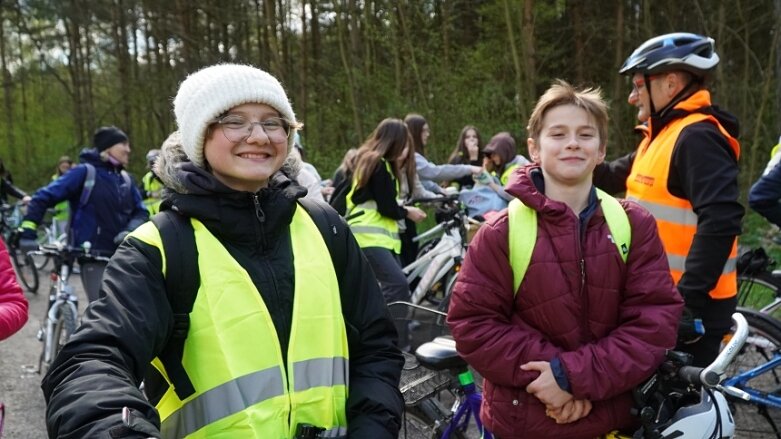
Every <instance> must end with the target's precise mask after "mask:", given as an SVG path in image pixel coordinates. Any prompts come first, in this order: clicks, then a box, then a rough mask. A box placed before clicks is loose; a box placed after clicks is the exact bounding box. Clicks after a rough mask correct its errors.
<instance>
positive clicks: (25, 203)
mask: <svg viewBox="0 0 781 439" xmlns="http://www.w3.org/2000/svg"><path fill="white" fill-rule="evenodd" d="M32 199H33V197H31V196H29V195H25V196H23V197H22V204H24V205H25V206H26V205H27V204H28V203H30V200H32Z"/></svg>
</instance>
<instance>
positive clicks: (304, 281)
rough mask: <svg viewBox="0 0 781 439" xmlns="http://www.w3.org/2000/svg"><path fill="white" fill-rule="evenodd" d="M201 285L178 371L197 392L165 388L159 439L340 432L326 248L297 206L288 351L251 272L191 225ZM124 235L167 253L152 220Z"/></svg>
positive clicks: (331, 275)
mask: <svg viewBox="0 0 781 439" xmlns="http://www.w3.org/2000/svg"><path fill="white" fill-rule="evenodd" d="M191 223H192V225H193V229H194V234H195V242H196V246H197V247H198V265H199V270H200V277H201V285H200V288H199V290H198V294H197V296H196V299H195V303H194V304H193V310H192V312H191V313H190V329H189V332H188V334H187V338H186V340H185V343H184V355H183V357H182V365H183V366H184V369H185V371H186V372H187V375H188V376H189V378H190V380H191V381H192V384H193V387H194V388H195V393H194V394H193V395H191V396H189V397H188V398H186V399H185V400H184V401H181V400H179V398H178V397H177V395H176V393H175V392H174V389H173V387H170V380H169V379H168V375H167V374H166V372H165V368H164V367H163V365H162V363H161V362H160V360H159V359H158V358H156V359H155V360H154V361H153V362H152V365H153V366H154V367H155V368H157V369H158V371H159V372H160V373H161V374H162V376H163V377H164V378H165V379H166V380H167V381H168V383H169V388H168V390H167V391H166V392H165V394H164V395H163V397H162V398H161V399H160V401H159V402H158V404H157V406H156V408H157V410H158V411H159V413H160V419H161V421H162V426H161V432H162V435H163V437H164V438H183V437H187V438H207V437H208V438H236V437H241V438H292V437H293V436H294V434H295V430H296V426H297V425H298V424H309V425H313V426H316V427H322V428H325V429H326V432H325V433H324V437H336V436H343V435H346V432H347V416H346V409H345V407H346V401H347V395H348V373H349V364H348V348H347V333H346V330H345V322H344V317H343V315H342V308H341V299H340V294H339V284H338V281H337V279H336V273H335V272H334V268H333V264H332V261H331V258H330V254H329V252H328V248H327V246H326V244H325V242H324V241H323V238H322V235H321V234H320V232H319V230H318V229H317V226H316V225H315V223H314V222H313V220H312V218H311V217H310V216H309V214H308V213H307V212H306V211H305V210H304V209H303V208H299V209H296V212H295V214H294V216H293V220H292V222H291V225H290V231H291V241H292V248H293V261H294V262H293V263H294V268H295V293H294V294H295V297H294V299H293V300H294V302H293V316H292V324H291V332H290V343H289V348H288V352H287V363H286V364H284V363H283V360H282V359H283V356H282V351H281V347H280V343H279V338H278V336H277V332H276V330H275V328H274V323H273V321H272V319H271V316H270V314H269V310H268V308H266V305H265V304H264V302H263V299H262V296H261V295H260V293H259V292H258V290H257V288H256V287H255V284H253V282H252V280H251V278H250V276H249V274H248V273H247V272H246V270H244V268H243V267H242V266H241V265H239V263H238V262H237V261H236V260H235V259H234V258H233V257H232V256H231V255H230V253H229V252H228V251H227V250H226V249H225V247H224V246H223V245H222V244H221V243H220V242H219V241H218V240H217V239H216V238H215V237H214V235H212V234H211V232H209V231H208V229H207V228H206V227H205V226H204V225H203V224H202V223H201V222H200V221H198V220H196V219H191ZM131 235H132V236H134V237H136V238H138V239H140V240H141V241H143V242H145V243H147V244H149V245H153V246H155V247H157V248H158V249H159V250H160V252H161V254H162V259H163V273H164V274H165V267H166V257H165V254H164V251H163V245H162V240H161V238H160V234H159V231H158V230H157V228H155V226H154V224H153V223H152V222H147V223H146V224H144V225H142V226H141V227H139V228H138V229H136V230H135V231H134V232H133V233H132V234H131Z"/></svg>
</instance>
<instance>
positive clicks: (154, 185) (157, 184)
mask: <svg viewBox="0 0 781 439" xmlns="http://www.w3.org/2000/svg"><path fill="white" fill-rule="evenodd" d="M159 155H160V150H159V149H156V148H155V149H150V150H149V152H147V153H146V167H147V169H148V170H149V171H148V172H147V173H146V174H144V176H143V177H142V178H141V197H142V198H143V199H144V206H146V208H147V210H149V214H150V215H154V214H156V213H157V212H159V211H160V201H161V200H162V196H163V189H165V185H164V184H163V182H162V181H161V180H160V177H158V176H157V174H155V170H154V166H155V161H156V160H157V157H158V156H159Z"/></svg>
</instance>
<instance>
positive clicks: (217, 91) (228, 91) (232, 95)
mask: <svg viewBox="0 0 781 439" xmlns="http://www.w3.org/2000/svg"><path fill="white" fill-rule="evenodd" d="M247 103H259V104H266V105H269V106H271V107H273V108H274V109H275V110H277V111H279V113H280V115H281V116H282V117H283V118H285V119H287V120H289V121H291V122H295V120H296V116H295V113H293V107H292V106H291V105H290V101H288V98H287V94H285V90H284V89H283V88H282V85H281V84H280V83H279V81H277V79H276V78H274V77H273V76H271V75H269V74H268V73H266V72H264V71H263V70H260V69H258V68H256V67H252V66H247V65H239V64H218V65H214V66H211V67H206V68H204V69H202V70H199V71H197V72H195V73H193V74H191V75H190V76H188V77H187V79H185V80H184V81H183V82H182V84H181V85H180V86H179V91H178V92H177V93H176V98H174V114H175V115H176V123H177V125H178V126H179V132H180V133H181V136H182V147H183V148H184V151H185V153H186V154H187V157H188V158H189V159H190V161H192V162H193V163H194V164H195V165H197V166H200V167H203V166H204V158H203V142H204V134H205V132H206V128H207V127H208V126H209V124H211V123H212V122H213V121H214V120H215V119H216V118H217V117H219V116H220V115H222V114H224V113H225V112H226V111H228V110H230V109H231V108H233V107H236V106H238V105H242V104H247ZM292 146H293V136H292V135H291V136H290V137H289V140H288V149H290V148H292Z"/></svg>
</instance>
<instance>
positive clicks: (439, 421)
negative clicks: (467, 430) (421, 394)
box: [399, 399, 467, 439]
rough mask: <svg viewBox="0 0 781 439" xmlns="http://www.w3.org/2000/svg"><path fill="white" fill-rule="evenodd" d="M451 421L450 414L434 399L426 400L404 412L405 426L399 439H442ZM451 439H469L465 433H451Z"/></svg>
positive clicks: (457, 431)
mask: <svg viewBox="0 0 781 439" xmlns="http://www.w3.org/2000/svg"><path fill="white" fill-rule="evenodd" d="M449 421H450V413H449V412H446V410H443V408H442V407H441V406H440V405H438V404H437V403H436V402H435V401H434V400H432V399H425V400H423V401H421V402H420V403H418V404H416V405H415V406H413V407H407V408H406V409H405V411H404V425H403V426H402V431H401V432H400V434H399V438H406V439H440V438H442V435H443V434H444V433H445V429H446V428H447V425H448V423H449ZM449 437H450V439H467V436H466V434H464V432H462V431H459V430H455V431H453V432H451V434H450V436H449Z"/></svg>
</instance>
